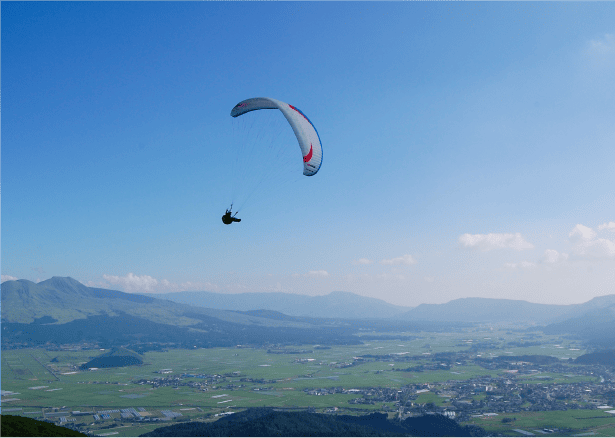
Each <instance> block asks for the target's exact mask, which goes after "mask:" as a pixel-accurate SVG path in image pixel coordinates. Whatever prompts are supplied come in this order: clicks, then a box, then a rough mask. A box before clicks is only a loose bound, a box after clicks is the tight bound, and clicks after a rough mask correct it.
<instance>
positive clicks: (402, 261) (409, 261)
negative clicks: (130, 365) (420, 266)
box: [380, 254, 416, 266]
mask: <svg viewBox="0 0 615 438" xmlns="http://www.w3.org/2000/svg"><path fill="white" fill-rule="evenodd" d="M380 264H382V265H406V266H410V265H414V264H416V260H415V259H414V257H412V256H411V255H410V254H405V255H403V256H401V257H395V258H393V259H384V260H381V261H380Z"/></svg>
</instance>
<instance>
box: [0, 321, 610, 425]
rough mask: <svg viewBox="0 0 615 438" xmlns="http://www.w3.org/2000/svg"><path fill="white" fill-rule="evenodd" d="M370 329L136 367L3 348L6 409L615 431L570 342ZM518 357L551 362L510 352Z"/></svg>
mask: <svg viewBox="0 0 615 438" xmlns="http://www.w3.org/2000/svg"><path fill="white" fill-rule="evenodd" d="M377 335H378V334H377V333H361V334H360V336H361V337H363V339H364V340H363V343H362V344H358V345H350V346H343V345H342V346H327V347H322V346H318V345H270V346H268V347H265V348H253V347H243V346H237V347H234V348H210V349H202V348H195V349H169V350H167V351H148V352H144V353H143V358H144V361H143V364H142V365H139V366H127V367H120V368H101V369H90V370H86V371H84V370H80V369H79V366H80V365H81V364H83V363H85V362H88V361H89V360H90V359H92V358H93V357H96V356H98V355H101V354H103V353H104V351H101V350H100V349H95V350H93V349H89V350H82V349H79V348H78V347H77V346H71V347H67V348H66V349H62V350H55V351H50V350H45V349H40V348H39V349H21V350H8V351H3V352H2V390H3V394H2V411H3V413H4V414H13V415H23V416H28V417H32V418H36V419H48V420H53V421H55V422H57V424H63V425H67V426H71V427H75V428H78V429H80V430H82V431H89V432H91V433H93V434H96V435H103V434H112V435H113V436H135V435H138V434H141V433H144V432H147V431H149V430H152V429H154V428H156V427H160V426H161V425H165V424H172V423H173V422H178V421H189V420H199V421H213V420H215V419H217V418H218V417H219V416H220V415H223V414H224V413H225V412H236V411H237V410H241V409H245V408H249V407H260V406H271V407H278V408H284V409H310V410H314V411H316V412H339V413H341V412H345V413H350V414H359V413H361V414H362V413H368V412H372V411H381V412H382V411H384V412H388V414H389V416H390V417H404V416H408V415H418V414H421V413H427V412H439V413H445V414H446V415H449V416H454V417H455V418H456V419H457V420H459V421H460V422H461V423H462V424H476V425H479V426H481V427H483V428H485V429H486V430H488V431H490V432H492V433H496V434H502V435H509V436H522V435H523V434H522V433H521V432H517V431H515V429H516V430H523V431H525V432H529V433H534V432H532V430H536V429H540V430H542V429H554V428H555V429H558V435H573V434H578V433H592V432H593V433H595V434H597V435H598V436H599V435H602V434H606V435H608V434H609V433H610V434H613V428H615V415H613V414H610V413H608V411H609V409H608V408H605V406H608V404H607V403H609V402H611V400H612V396H613V394H615V391H613V389H615V388H614V387H613V385H614V383H613V378H614V376H613V373H612V371H613V370H610V369H608V368H606V367H601V366H597V365H595V366H594V365H584V366H581V365H576V364H574V363H572V361H571V359H574V358H575V357H577V356H579V355H581V354H583V353H584V352H585V351H584V350H583V349H582V348H581V347H580V346H579V345H577V344H576V343H575V342H574V341H570V340H566V339H562V338H559V337H553V336H545V335H542V334H540V333H531V332H530V333H521V334H520V333H513V332H509V331H506V330H504V329H502V330H497V329H493V330H492V329H490V328H478V329H476V328H475V329H471V330H466V331H464V332H455V333H442V334H437V335H434V334H433V333H425V332H418V333H399V334H398V335H399V339H373V338H375V337H377ZM525 356H528V357H529V356H533V357H542V358H545V357H546V358H547V359H549V358H551V359H552V361H553V362H552V363H548V364H542V365H541V364H538V365H537V364H535V363H531V362H529V361H525V360H519V359H514V358H518V357H525ZM507 357H511V358H512V359H510V360H508V359H506V358H507ZM543 360H544V359H543ZM547 362H548V361H547ZM609 391H610V392H609ZM610 397H611V398H610ZM611 406H612V405H611ZM564 409H565V410H564ZM611 409H613V408H611ZM504 418H510V420H506V421H504V422H503V419H504ZM545 433H549V432H545ZM606 435H605V436H606Z"/></svg>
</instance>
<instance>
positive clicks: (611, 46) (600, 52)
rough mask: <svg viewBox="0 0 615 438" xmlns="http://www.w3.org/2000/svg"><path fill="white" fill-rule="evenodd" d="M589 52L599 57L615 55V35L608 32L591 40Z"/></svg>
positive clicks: (588, 47)
mask: <svg viewBox="0 0 615 438" xmlns="http://www.w3.org/2000/svg"><path fill="white" fill-rule="evenodd" d="M587 53H588V54H589V55H590V56H592V57H594V58H599V59H604V58H613V57H615V35H613V34H610V33H606V34H604V36H603V37H602V38H600V39H597V40H590V41H589V44H588V46H587Z"/></svg>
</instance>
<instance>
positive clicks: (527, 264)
mask: <svg viewBox="0 0 615 438" xmlns="http://www.w3.org/2000/svg"><path fill="white" fill-rule="evenodd" d="M504 267H505V268H508V269H531V268H535V267H536V263H532V262H528V261H527V260H523V261H522V262H519V263H504Z"/></svg>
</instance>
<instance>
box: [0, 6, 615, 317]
mask: <svg viewBox="0 0 615 438" xmlns="http://www.w3.org/2000/svg"><path fill="white" fill-rule="evenodd" d="M1 8H2V97H3V108H2V109H3V111H2V140H3V141H2V185H3V186H4V187H3V188H4V193H3V195H4V196H3V199H2V207H3V210H4V215H3V217H2V280H3V281H5V280H10V279H15V278H19V279H22V278H25V279H29V280H32V281H40V280H45V279H47V278H49V277H51V276H70V277H73V278H75V279H77V280H79V281H81V282H83V283H84V284H87V285H91V286H98V287H108V288H112V289H118V290H124V291H127V292H146V291H147V292H171V291H180V290H210V291H216V292H228V293H237V292H262V291H285V292H292V293H301V294H309V295H320V294H326V293H329V292H331V291H333V290H346V291H350V292H354V293H357V294H361V295H365V296H372V297H377V298H381V299H384V300H386V301H389V302H391V303H394V304H399V305H407V306H415V305H418V304H420V303H442V302H447V301H449V300H451V299H455V298H461V297H469V296H473V297H474V296H481V297H494V298H509V299H525V300H529V301H532V302H541V303H558V304H569V303H578V302H584V301H587V300H589V299H591V298H593V297H595V296H599V295H605V294H610V293H615V286H614V285H615V124H614V123H613V120H615V105H613V101H615V25H614V23H615V4H613V3H610V2H591V3H581V2H571V3H560V2H556V3H553V2H542V3H526V2H520V3H497V2H495V3H493V2H488V3H487V2H486V3H482V2H478V3H459V2H452V3H442V2H418V3H415V2H398V3H389V2H387V3H380V2H339V3H338V2H335V3H334V2H314V3H312V2H299V3H289V2H281V3H277V2H264V3H261V2H247V3H243V2H232V3H225V2H213V3H209V2H151V3H149V2H134V3H130V2H87V3H79V2H67V3H59V2H26V3H19V2H2V6H1ZM259 96H266V97H273V98H276V99H279V100H282V101H284V102H288V103H290V104H292V105H295V106H296V107H298V108H300V109H301V110H302V111H303V112H304V113H305V114H306V115H307V116H308V117H309V118H310V120H311V121H312V122H313V123H314V125H315V126H316V128H317V129H318V133H319V135H320V138H321V140H322V143H323V152H324V154H323V155H324V160H323V166H322V168H321V170H320V172H319V173H318V174H317V175H315V176H313V177H309V178H307V177H303V176H302V175H301V156H300V152H299V148H298V146H297V145H296V143H294V142H293V141H294V139H293V137H292V130H291V129H290V127H288V126H283V124H279V123H278V124H276V123H277V122H276V123H273V124H271V125H269V124H265V123H263V124H260V125H258V129H260V131H259V132H260V133H263V134H264V135H269V134H271V135H274V136H279V137H278V142H279V145H281V146H282V147H285V146H286V145H288V149H284V150H285V151H286V150H287V151H292V153H294V154H295V157H296V160H297V166H298V167H297V169H298V170H297V172H298V175H295V174H293V173H292V172H293V170H292V169H294V167H292V166H291V167H284V166H283V165H282V163H279V162H278V161H276V160H275V159H274V158H273V153H272V152H271V151H272V150H273V149H272V148H271V147H267V146H266V145H264V146H263V147H262V152H261V149H258V147H259V144H258V143H257V148H256V149H253V150H250V151H249V152H251V153H252V154H253V155H251V156H247V155H244V154H243V152H241V153H239V152H238V151H243V149H241V148H243V147H244V146H245V145H244V143H243V142H244V141H248V140H249V137H250V135H251V133H252V132H253V131H249V130H248V129H247V128H245V127H243V128H242V126H243V125H242V123H243V122H240V121H239V119H237V120H233V119H232V118H231V117H230V115H229V113H230V110H231V108H232V107H233V106H234V105H235V104H236V103H238V102H240V101H241V100H243V99H246V98H250V97H259ZM262 113H267V114H262V116H263V117H267V118H270V119H271V120H274V121H275V120H277V119H275V117H276V114H275V112H273V111H262ZM249 115H250V114H247V115H245V117H248V116H249ZM246 120H247V119H246ZM246 123H247V122H246ZM246 126H249V124H248V125H246ZM242 129H243V130H242ZM259 138H260V137H259ZM276 147H277V146H276ZM291 148H296V149H291ZM267 153H269V154H270V155H267ZM238 156H241V157H242V158H246V157H247V158H248V159H247V161H246V162H247V163H260V162H261V161H262V160H268V161H267V162H268V163H269V164H268V165H269V166H272V167H274V168H275V169H278V168H279V169H281V170H280V175H278V176H276V177H274V178H273V179H270V180H268V181H267V182H266V183H265V185H264V186H262V187H261V188H260V189H259V190H258V191H257V192H255V194H254V195H253V196H252V197H250V198H249V200H248V201H247V202H246V204H245V206H244V207H243V208H242V210H241V212H240V214H239V215H238V216H239V217H241V218H242V222H241V223H240V224H233V225H230V226H225V225H224V224H222V222H221V220H220V217H221V215H222V213H223V212H224V209H225V208H227V207H228V204H229V203H230V201H231V198H232V189H231V188H232V186H233V184H239V185H240V187H239V190H240V191H241V190H243V193H244V196H245V194H246V193H247V192H249V191H250V189H251V187H252V184H253V182H252V181H255V179H254V178H257V179H258V178H259V177H260V175H261V173H260V171H259V167H258V166H256V165H254V166H251V165H250V166H248V167H245V168H243V169H241V168H238V167H237V163H236V160H237V157H238ZM270 156H271V159H270V158H269V157H270ZM287 164H288V163H287ZM293 165H294V163H293ZM278 166H279V167H278ZM289 172H290V173H289ZM278 177H279V179H276V178H278ZM235 180H236V181H235ZM234 181H235V182H234ZM241 184H243V186H242V187H241ZM267 184H269V185H267Z"/></svg>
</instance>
